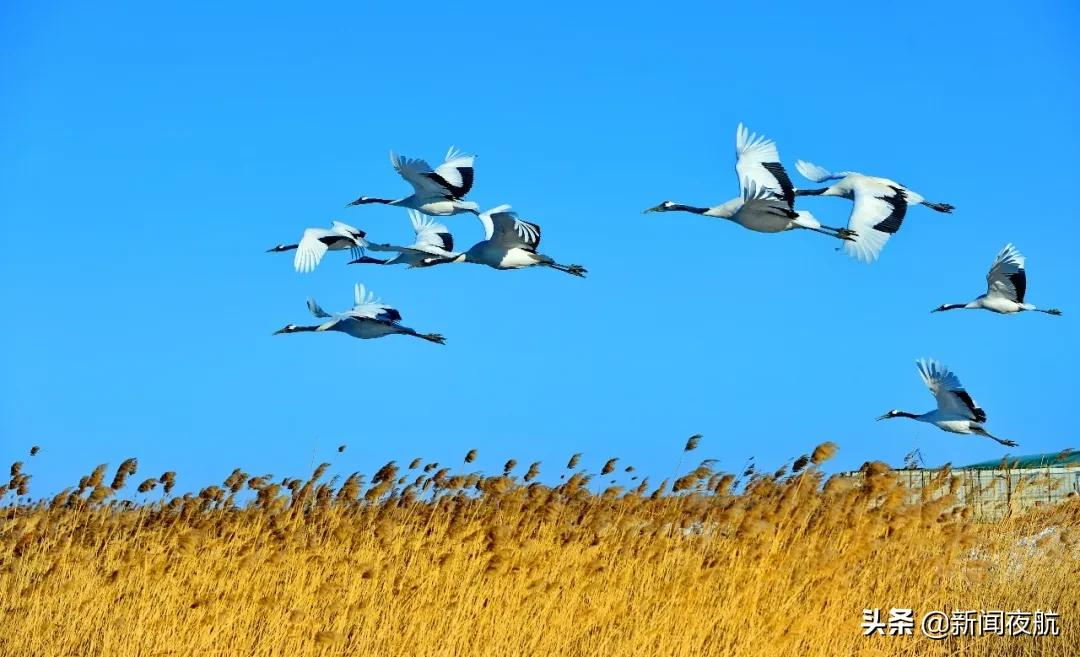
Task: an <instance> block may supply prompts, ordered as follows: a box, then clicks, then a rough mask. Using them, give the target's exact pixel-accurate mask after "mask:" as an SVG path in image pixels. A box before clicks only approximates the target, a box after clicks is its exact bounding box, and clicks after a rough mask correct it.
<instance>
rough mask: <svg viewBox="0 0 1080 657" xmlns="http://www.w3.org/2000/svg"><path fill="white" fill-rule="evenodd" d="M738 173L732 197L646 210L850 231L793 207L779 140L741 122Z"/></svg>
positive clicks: (772, 229) (771, 227)
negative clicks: (705, 205)
mask: <svg viewBox="0 0 1080 657" xmlns="http://www.w3.org/2000/svg"><path fill="white" fill-rule="evenodd" d="M735 175H736V177H737V178H738V182H739V187H738V189H739V195H738V196H737V197H736V198H733V199H731V200H730V201H726V202H724V203H721V204H720V205H716V206H712V207H708V208H702V207H695V206H691V205H684V204H680V203H674V202H672V201H664V202H663V203H661V204H660V205H657V206H656V207H653V208H649V209H648V210H646V211H645V212H690V213H693V214H699V215H702V216H705V217H717V218H721V219H728V220H729V221H731V222H733V223H736V224H738V225H740V226H742V227H743V228H746V229H747V230H752V231H754V232H757V233H781V232H784V231H788V230H794V229H797V228H803V229H808V230H812V231H815V232H819V233H824V234H826V235H830V236H832V237H840V238H842V239H848V236H847V235H846V233H847V231H840V230H838V229H835V228H829V227H827V226H822V224H821V222H819V221H818V220H817V219H816V218H814V216H813V215H812V214H810V213H809V212H805V211H796V210H795V209H794V200H795V188H794V187H793V186H792V183H791V178H789V177H788V174H787V171H785V170H784V167H783V165H782V164H781V163H780V155H779V153H778V151H777V149H776V143H775V142H773V141H772V140H771V139H766V138H765V137H764V136H759V135H757V134H755V133H751V132H750V131H749V130H747V128H746V127H745V126H744V125H743V124H741V123H740V124H739V127H738V128H737V129H736V131H735Z"/></svg>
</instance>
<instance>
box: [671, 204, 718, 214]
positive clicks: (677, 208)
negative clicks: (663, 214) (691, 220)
mask: <svg viewBox="0 0 1080 657" xmlns="http://www.w3.org/2000/svg"><path fill="white" fill-rule="evenodd" d="M667 209H668V211H669V212H692V213H694V214H705V213H706V212H708V211H709V208H698V207H695V206H693V205H684V204H682V203H672V204H671V205H669V206H668V208H667Z"/></svg>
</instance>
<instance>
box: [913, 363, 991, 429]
mask: <svg viewBox="0 0 1080 657" xmlns="http://www.w3.org/2000/svg"><path fill="white" fill-rule="evenodd" d="M915 365H916V366H917V367H918V368H919V374H920V375H921V376H922V380H923V383H925V384H926V387H927V388H929V389H930V394H932V395H934V398H935V399H937V405H938V410H939V411H941V412H943V413H949V414H951V415H958V416H960V417H966V418H967V419H969V420H974V421H975V422H986V411H984V410H983V409H981V408H979V405H978V404H977V403H975V400H974V399H972V398H971V395H970V394H968V392H967V390H965V389H964V386H963V384H961V383H960V378H959V377H957V376H956V375H955V374H953V373H952V372H951V371H950V370H949V368H947V367H945V366H944V365H942V364H941V363H939V362H937V361H936V360H933V359H926V358H924V359H921V360H917V361H915Z"/></svg>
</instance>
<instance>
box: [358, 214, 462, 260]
mask: <svg viewBox="0 0 1080 657" xmlns="http://www.w3.org/2000/svg"><path fill="white" fill-rule="evenodd" d="M409 220H410V221H411V222H412V227H413V233H414V234H415V235H416V239H415V241H414V242H413V243H412V244H410V245H408V246H398V245H395V244H374V243H369V244H368V247H367V248H368V250H370V251H380V252H387V253H395V254H397V255H395V256H394V257H392V258H390V259H389V260H385V261H378V260H374V259H361V260H359V261H354V262H365V261H366V262H378V263H381V264H384V265H406V266H408V267H430V266H431V265H434V264H439V263H440V262H444V261H446V260H449V259H453V258H456V257H457V256H458V255H459V254H458V253H457V252H455V251H454V237H453V235H452V234H451V233H450V229H449V228H447V227H446V225H445V224H441V223H438V222H436V221H435V220H433V219H430V218H428V217H425V216H424V215H423V214H421V213H420V212H418V211H416V210H409Z"/></svg>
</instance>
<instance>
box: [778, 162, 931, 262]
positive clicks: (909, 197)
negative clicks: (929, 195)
mask: <svg viewBox="0 0 1080 657" xmlns="http://www.w3.org/2000/svg"><path fill="white" fill-rule="evenodd" d="M795 168H796V169H798V170H799V173H801V174H802V175H803V177H804V178H807V179H808V180H812V181H814V182H819V183H820V182H825V181H831V180H835V181H837V182H836V183H835V184H833V185H831V186H829V187H827V188H825V189H821V190H814V191H812V192H810V191H807V190H799V191H798V192H797V194H798V195H806V194H810V193H813V194H817V195H821V196H838V197H840V198H846V199H848V200H850V201H853V202H854V205H852V208H851V214H850V215H849V216H848V224H847V227H848V230H850V231H851V232H852V233H854V236H853V239H851V240H848V241H846V242H845V243H844V251H845V252H846V253H847V254H848V255H849V256H851V257H852V258H855V259H857V260H860V261H862V262H867V263H870V262H874V261H875V260H877V259H878V257H880V255H881V251H882V249H884V248H885V243H886V242H888V241H889V238H890V237H892V235H893V234H895V233H896V232H897V231H898V230H900V226H901V224H903V222H904V217H905V216H906V215H907V209H908V206H909V205H911V204H923V205H928V206H929V207H931V208H933V209H935V210H938V211H939V212H951V211H952V206H950V205H947V204H940V203H928V202H927V201H926V199H925V198H924V197H923V196H922V194H919V193H918V192H915V191H913V190H911V189H909V188H907V187H905V186H903V185H901V184H900V183H898V182H896V181H895V180H890V179H888V178H881V177H879V176H867V175H864V174H861V173H858V172H856V171H841V172H839V173H832V172H830V171H828V170H826V169H824V168H822V167H819V166H818V165H816V164H813V163H811V162H807V161H805V160H798V161H796V162H795Z"/></svg>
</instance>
